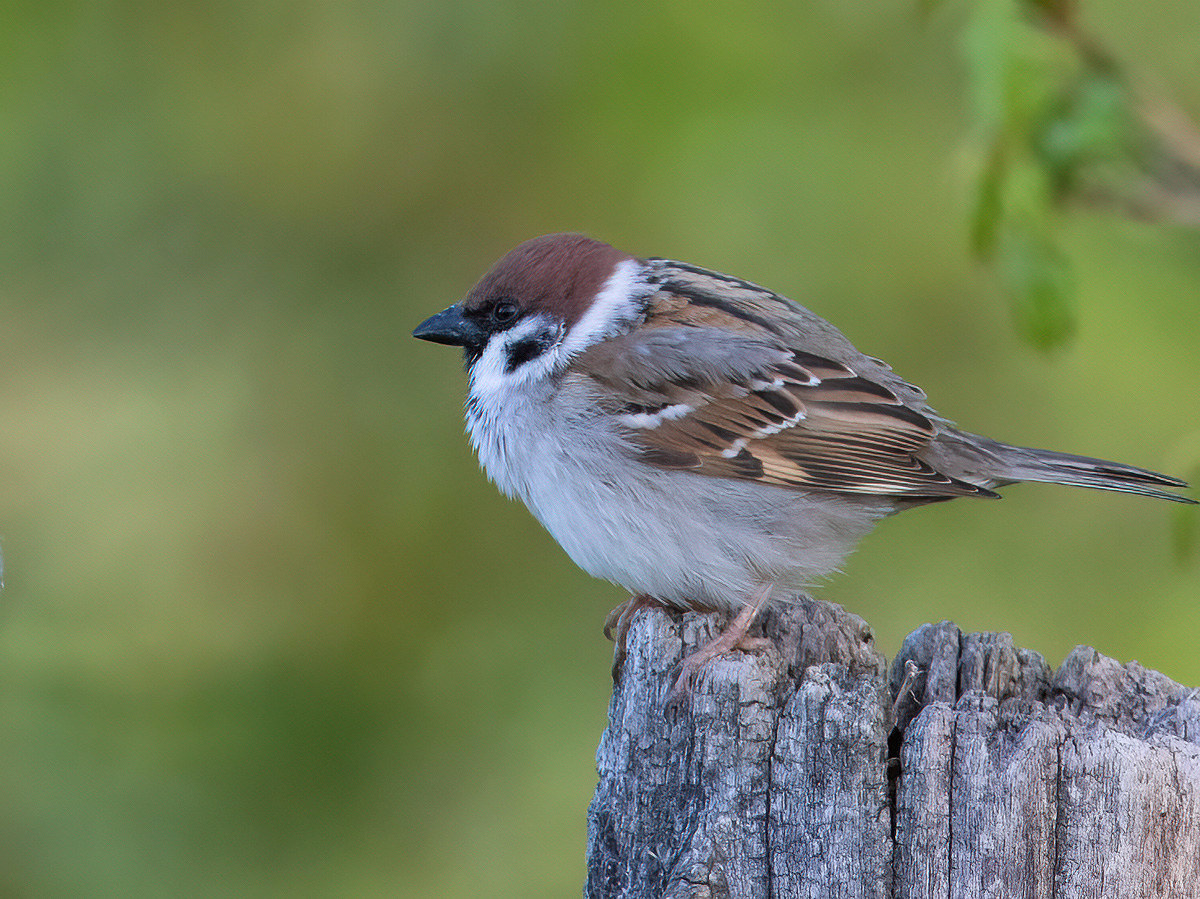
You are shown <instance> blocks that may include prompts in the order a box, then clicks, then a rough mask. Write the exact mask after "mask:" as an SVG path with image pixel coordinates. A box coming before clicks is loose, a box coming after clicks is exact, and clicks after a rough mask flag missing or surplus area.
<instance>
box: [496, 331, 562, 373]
mask: <svg viewBox="0 0 1200 899" xmlns="http://www.w3.org/2000/svg"><path fill="white" fill-rule="evenodd" d="M552 343H553V339H552V338H551V336H550V335H549V334H537V335H534V336H533V337H526V338H525V339H523V340H518V341H517V342H516V343H514V344H512V345H511V346H510V347H509V348H508V362H507V364H506V365H505V366H504V372H505V374H509V375H511V374H512V373H513V372H514V371H516V370H517V369H518V368H520V367H521V366H522V365H524V364H525V363H526V362H529V361H530V360H533V359H536V358H537V357H538V356H540V355H542V353H544V352H546V350H548V349H549V348H550V345H551V344H552Z"/></svg>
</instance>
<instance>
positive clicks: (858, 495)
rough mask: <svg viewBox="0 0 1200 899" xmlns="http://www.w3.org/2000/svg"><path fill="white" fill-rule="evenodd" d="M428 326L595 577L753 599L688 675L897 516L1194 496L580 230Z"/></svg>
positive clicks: (513, 266) (493, 438) (709, 597)
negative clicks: (1070, 493) (963, 502)
mask: <svg viewBox="0 0 1200 899" xmlns="http://www.w3.org/2000/svg"><path fill="white" fill-rule="evenodd" d="M413 336H414V337H419V338H422V339H424V340H432V341H434V342H437V343H445V344H451V345H454V346H461V347H462V348H463V350H464V352H465V357H466V367H467V374H468V377H469V381H470V388H469V394H468V399H467V407H466V415H467V430H468V432H469V433H470V437H471V442H472V443H473V444H474V446H475V449H476V451H477V452H478V454H479V459H480V462H481V464H482V465H483V467H484V469H485V470H486V471H487V473H488V475H489V476H490V477H491V479H492V480H494V481H495V482H496V484H497V486H498V487H499V488H500V490H501V491H502V492H504V493H505V494H506V495H508V496H510V497H511V496H519V497H520V498H521V499H522V500H523V501H524V502H525V504H526V505H527V506H528V507H529V510H530V511H531V512H532V513H533V514H534V515H535V516H536V517H537V519H538V520H539V521H540V522H541V523H542V524H543V525H544V526H545V527H546V529H547V530H548V531H550V533H551V534H552V535H553V536H554V538H555V539H556V540H557V541H558V542H559V543H560V544H561V545H562V547H563V549H565V550H566V551H567V553H568V555H570V556H571V558H572V559H574V560H575V562H576V564H578V565H579V566H580V567H581V568H582V569H583V570H584V571H587V572H588V573H589V574H592V575H594V576H595V577H600V578H605V579H607V580H609V581H612V582H613V583H615V584H619V585H620V586H622V587H624V588H626V589H627V590H630V591H632V593H634V594H635V599H634V601H635V602H644V601H645V600H646V599H647V598H653V600H655V601H657V602H659V603H661V604H663V605H666V606H669V607H671V608H675V609H684V610H686V609H702V610H720V611H724V612H727V613H730V614H733V613H736V617H735V618H734V620H733V622H732V623H731V624H730V625H729V627H727V628H726V630H725V631H724V632H723V633H722V634H721V635H720V636H719V637H717V638H716V639H714V640H713V641H711V642H710V643H709V644H708V645H706V646H705V647H703V648H702V649H701V650H700V651H698V652H696V653H694V654H693V655H692V656H689V658H688V659H685V660H684V665H683V670H682V672H681V674H680V678H679V681H678V683H677V686H678V687H684V686H686V684H687V683H688V682H689V680H690V677H691V675H692V673H693V672H694V671H695V669H696V668H697V667H698V666H699V665H701V664H703V663H704V662H705V661H706V660H708V659H709V658H712V657H713V656H714V655H716V654H717V653H720V652H723V651H726V650H729V649H731V648H734V647H739V646H741V647H747V646H750V645H752V644H753V642H754V641H747V639H746V632H747V629H748V628H749V627H750V624H751V623H752V621H753V620H754V617H755V616H756V614H757V613H758V610H759V609H760V608H762V607H763V605H764V604H765V603H768V602H770V601H772V600H776V601H786V599H787V597H788V596H789V595H790V594H792V593H794V592H796V591H801V590H804V589H805V588H807V587H809V586H810V585H812V584H813V583H814V582H815V581H817V580H818V579H820V578H821V577H822V576H824V575H826V574H829V573H830V572H832V571H834V570H835V569H836V568H837V567H838V565H839V564H840V563H841V561H842V560H843V558H845V556H846V555H847V554H848V553H849V552H850V550H851V549H852V548H853V547H854V544H855V543H856V542H857V541H858V540H859V539H860V538H861V537H862V536H863V535H864V534H866V533H867V532H868V531H869V530H870V529H871V528H872V527H873V526H874V524H875V523H876V522H877V521H878V520H879V519H881V518H883V517H884V516H886V515H890V514H892V513H893V512H898V511H901V510H903V509H908V508H911V507H913V506H919V505H924V504H926V503H931V502H938V501H941V500H947V499H953V498H954V497H957V496H980V497H996V496H997V494H996V493H995V492H994V490H995V488H996V487H1001V486H1004V485H1005V484H1012V483H1014V482H1017V481H1048V482H1051V483H1055V484H1069V485H1073V486H1079V487H1096V488H1099V489H1102V490H1118V491H1122V492H1125V493H1138V494H1142V495H1143V496H1154V497H1159V498H1160V499H1170V500H1175V501H1177V502H1186V503H1191V502H1194V500H1191V499H1188V498H1186V497H1183V496H1178V495H1176V494H1173V493H1168V492H1166V491H1165V490H1163V489H1161V488H1163V487H1186V486H1187V485H1186V484H1185V483H1184V482H1183V481H1180V480H1178V479H1176V478H1172V477H1168V476H1166V475H1161V474H1156V473H1155V472H1152V471H1147V470H1145V469H1142V468H1135V467H1133V466H1131V465H1123V464H1121V463H1119V462H1105V461H1103V460H1100V459H1091V458H1087V457H1085V456H1072V455H1067V454H1065V453H1055V452H1050V451H1048V450H1039V449H1027V448H1025V447H1018V446H1009V445H1007V444H1003V443H998V442H996V441H995V440H989V439H988V438H986V437H980V436H977V435H975V434H969V433H967V432H965V431H960V430H958V429H957V428H955V427H954V426H953V425H952V424H951V423H950V422H949V421H947V420H946V419H944V418H942V417H941V416H939V415H938V414H937V413H936V412H934V411H933V409H931V408H930V407H929V405H928V404H927V403H926V401H925V394H924V393H923V392H922V391H921V390H920V389H919V388H917V387H914V386H913V385H912V384H909V383H908V382H906V381H904V380H903V379H902V378H900V377H899V376H898V375H896V374H895V373H894V372H893V371H892V370H891V368H890V367H889V366H888V365H887V364H885V363H884V362H881V361H880V360H878V359H875V358H873V357H871V356H865V355H863V354H862V353H860V352H859V351H858V350H856V349H855V348H854V347H853V346H852V345H851V344H850V342H849V341H848V340H847V339H846V338H845V337H844V336H843V335H842V333H841V332H840V331H838V330H837V329H836V328H835V327H833V325H831V324H829V323H828V322H826V321H825V320H824V319H822V318H819V317H818V316H816V315H814V314H813V313H812V312H809V311H808V310H807V309H805V308H803V307H802V306H799V305H797V304H795V303H793V302H792V301H791V300H788V299H785V298H784V297H781V296H779V295H778V294H775V293H772V292H771V291H769V290H766V289H765V288H762V287H759V286H757V285H755V284H751V283H750V282H748V281H743V280H741V279H739V278H731V277H729V276H728V275H722V274H719V273H717V272H712V271H708V270H706V269H702V268H697V267H696V266H693V265H687V264H684V263H682V262H671V261H669V260H666V259H657V258H650V259H640V258H636V257H634V256H630V255H629V254H627V253H623V252H621V251H620V250H617V249H614V248H613V247H610V246H609V245H607V244H604V243H601V242H600V241H597V240H592V239H590V238H588V237H585V236H583V235H579V234H550V235H546V236H544V237H538V238H534V239H533V240H530V241H526V242H525V243H523V244H521V245H520V246H519V247H517V248H516V249H514V250H512V251H511V252H510V253H509V254H508V255H507V256H505V257H504V258H503V259H501V260H500V261H499V262H497V263H496V265H495V266H494V267H493V268H492V270H491V271H489V272H488V273H487V274H486V275H485V276H484V277H483V280H481V281H480V282H479V283H478V284H476V285H475V287H474V288H472V290H471V291H470V293H468V294H467V296H466V298H465V299H464V300H463V301H462V302H461V303H457V304H455V305H453V306H451V307H450V308H449V309H446V310H445V311H443V312H439V313H438V314H437V315H434V316H433V317H431V318H429V319H428V320H426V321H424V322H422V323H421V324H420V325H419V326H418V327H417V329H416V330H415V331H414V332H413ZM621 624H622V626H623V627H627V626H628V617H627V618H626V619H625V620H624V621H622V622H621Z"/></svg>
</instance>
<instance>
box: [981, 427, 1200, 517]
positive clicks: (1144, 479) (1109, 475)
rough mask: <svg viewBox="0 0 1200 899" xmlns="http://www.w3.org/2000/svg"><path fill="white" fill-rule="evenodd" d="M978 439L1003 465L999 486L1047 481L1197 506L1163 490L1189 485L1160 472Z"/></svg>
mask: <svg viewBox="0 0 1200 899" xmlns="http://www.w3.org/2000/svg"><path fill="white" fill-rule="evenodd" d="M977 439H978V440H980V441H981V442H983V443H984V444H986V451H987V452H988V453H989V454H990V455H992V456H993V457H994V458H996V459H998V460H1000V461H1001V462H1002V463H1003V468H1002V469H1001V470H1000V471H999V472H998V474H999V475H1000V476H999V477H998V478H997V483H1000V484H1003V483H1011V482H1013V481H1043V482H1045V483H1049V484H1066V485H1068V486H1071V487H1092V488H1095V489H1097V490H1116V491H1118V492H1120V493H1136V494H1139V495H1141V496H1153V497H1156V498H1158V499H1169V500H1172V501H1174V502H1177V503H1192V504H1195V503H1196V502H1197V501H1196V500H1194V499H1192V498H1190V497H1187V496H1180V495H1179V494H1177V493H1169V492H1167V491H1166V490H1163V489H1162V488H1164V487H1172V488H1186V487H1187V486H1188V485H1187V482H1186V481H1181V480H1180V479H1179V478H1173V477H1170V476H1169V475H1165V474H1159V473H1158V472H1156V471H1150V470H1149V469H1145V468H1138V467H1136V466H1134V465H1126V464H1124V463H1123V462H1109V461H1107V460H1106V459H1093V458H1091V457H1090V456H1074V455H1071V454H1070V453H1056V452H1054V451H1052V450H1043V449H1032V448H1030V447H1024V446H1008V445H1007V444H1003V443H997V442H995V441H991V440H987V439H986V438H977ZM981 448H984V447H981Z"/></svg>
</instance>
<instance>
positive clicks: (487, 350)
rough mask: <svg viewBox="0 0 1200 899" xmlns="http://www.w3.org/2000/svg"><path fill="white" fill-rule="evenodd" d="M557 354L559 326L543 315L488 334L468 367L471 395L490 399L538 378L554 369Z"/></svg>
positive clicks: (560, 329)
mask: <svg viewBox="0 0 1200 899" xmlns="http://www.w3.org/2000/svg"><path fill="white" fill-rule="evenodd" d="M535 347H544V349H534V348H535ZM526 348H529V349H526ZM561 355H562V325H559V324H557V323H555V322H554V321H553V320H552V319H551V318H550V317H549V316H547V315H533V316H530V317H529V318H527V319H525V320H524V321H521V322H518V323H517V324H516V325H514V326H513V327H511V328H509V329H508V330H507V331H501V332H499V333H496V334H493V335H492V337H491V339H490V340H489V341H488V342H487V346H485V347H484V348H483V352H482V353H480V355H479V358H478V359H476V360H475V364H474V365H473V366H471V394H472V395H479V396H494V395H496V394H499V393H503V392H505V391H507V390H511V389H512V388H513V387H516V386H517V385H519V384H521V383H524V382H527V381H530V380H534V379H537V378H540V377H542V376H543V375H546V374H549V373H550V372H552V371H553V370H554V368H555V366H556V365H557V364H558V360H559V358H560V357H561ZM514 360H518V364H516V365H513V362H514Z"/></svg>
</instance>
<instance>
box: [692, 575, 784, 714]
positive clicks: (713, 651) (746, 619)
mask: <svg viewBox="0 0 1200 899" xmlns="http://www.w3.org/2000/svg"><path fill="white" fill-rule="evenodd" d="M770 595H771V585H770V584H764V585H763V586H762V587H760V588H759V589H758V591H757V592H756V593H755V594H754V595H753V596H752V597H750V601H749V602H747V603H746V605H744V606H742V609H741V611H740V612H738V613H737V617H736V618H734V619H733V621H731V622H729V624H728V625H727V626H726V628H725V630H723V631H721V633H719V634H717V636H715V637H713V638H712V639H711V640H709V641H708V642H707V643H705V644H704V645H703V646H701V647H700V648H699V649H697V650H696V651H695V652H693V653H692V654H691V655H689V656H687V657H686V658H684V660H683V661H682V662H681V663H680V665H679V677H677V678H676V679H675V686H673V687H672V688H671V699H672V700H674V699H678V698H680V697H682V696H686V695H687V694H688V693H689V692H691V689H692V677H693V676H695V673H696V671H697V670H699V669H700V668H701V666H703V665H705V664H706V663H707V662H708V661H709V660H711V659H713V658H715V657H717V656H719V655H720V654H721V653H723V652H729V651H731V650H734V649H740V650H742V651H743V652H756V651H758V650H761V649H766V648H767V647H769V646H771V645H772V644H771V641H770V640H768V639H767V638H765V637H750V636H747V634H748V632H749V630H750V626H751V625H752V624H754V619H755V618H757V617H758V613H759V610H761V609H762V607H763V605H765V604H766V601H767V597H769V596H770Z"/></svg>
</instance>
